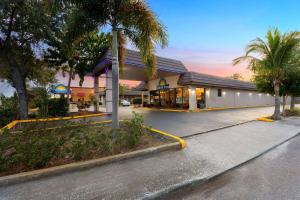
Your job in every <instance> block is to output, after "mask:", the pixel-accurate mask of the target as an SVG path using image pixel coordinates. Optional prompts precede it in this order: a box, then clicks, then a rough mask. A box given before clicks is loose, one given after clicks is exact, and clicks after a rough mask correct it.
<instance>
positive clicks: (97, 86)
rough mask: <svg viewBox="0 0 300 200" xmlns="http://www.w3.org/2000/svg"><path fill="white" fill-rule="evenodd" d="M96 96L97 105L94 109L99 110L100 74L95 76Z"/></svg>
mask: <svg viewBox="0 0 300 200" xmlns="http://www.w3.org/2000/svg"><path fill="white" fill-rule="evenodd" d="M94 98H95V105H94V106H95V107H94V111H95V112H98V111H99V102H100V100H99V98H100V97H99V76H96V75H95V76H94Z"/></svg>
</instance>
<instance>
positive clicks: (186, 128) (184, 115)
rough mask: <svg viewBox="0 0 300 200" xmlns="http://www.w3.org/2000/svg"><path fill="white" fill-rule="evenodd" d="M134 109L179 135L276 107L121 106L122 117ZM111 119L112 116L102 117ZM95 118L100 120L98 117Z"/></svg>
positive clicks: (267, 112)
mask: <svg viewBox="0 0 300 200" xmlns="http://www.w3.org/2000/svg"><path fill="white" fill-rule="evenodd" d="M132 111H135V112H137V113H140V114H142V115H143V116H144V119H145V123H146V124H147V125H149V126H152V127H153V128H156V129H160V130H162V131H166V132H169V133H172V134H174V135H178V136H181V137H182V136H189V135H193V134H196V133H202V132H206V131H210V130H214V129H218V128H222V127H227V126H232V125H235V124H239V123H243V122H247V121H250V120H254V119H256V118H258V117H261V116H266V115H271V114H272V113H273V111H274V107H260V108H241V109H228V110H218V111H217V110H216V111H204V112H167V111H152V110H148V109H143V108H132V107H120V108H119V113H120V119H128V118H130V116H131V115H132ZM101 119H110V116H106V117H101ZM94 120H100V119H99V118H96V119H94Z"/></svg>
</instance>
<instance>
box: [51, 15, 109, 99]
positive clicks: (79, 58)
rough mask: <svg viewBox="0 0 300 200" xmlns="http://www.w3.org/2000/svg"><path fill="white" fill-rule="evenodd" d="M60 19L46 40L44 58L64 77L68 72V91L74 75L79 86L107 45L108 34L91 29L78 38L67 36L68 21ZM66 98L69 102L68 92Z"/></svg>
mask: <svg viewBox="0 0 300 200" xmlns="http://www.w3.org/2000/svg"><path fill="white" fill-rule="evenodd" d="M60 20H61V22H60V23H61V24H62V25H60V27H61V28H60V29H59V30H57V31H56V32H55V34H54V35H53V37H52V38H51V39H49V40H48V41H47V44H48V45H49V48H48V49H47V52H48V53H47V55H46V56H45V59H46V60H47V62H48V63H49V64H50V65H51V66H52V67H56V68H57V69H60V70H61V71H62V73H63V76H64V77H65V73H66V72H67V73H68V75H69V78H68V86H67V87H68V90H69V91H70V87H71V81H72V80H74V79H75V76H76V75H79V78H80V82H79V85H80V86H81V85H82V83H83V81H84V76H85V75H86V74H87V73H89V72H92V70H93V69H94V67H95V65H96V64H97V61H98V60H99V59H100V57H101V56H102V55H103V54H104V53H105V52H106V50H107V49H108V47H109V42H110V35H109V34H104V33H99V34H98V33H97V32H96V31H93V32H90V33H87V34H86V35H83V36H82V37H80V38H69V37H68V36H69V35H68V34H67V33H68V31H69V30H68V29H69V26H68V23H66V22H65V20H64V19H63V18H61V19H60ZM67 100H68V103H69V94H68V97H67Z"/></svg>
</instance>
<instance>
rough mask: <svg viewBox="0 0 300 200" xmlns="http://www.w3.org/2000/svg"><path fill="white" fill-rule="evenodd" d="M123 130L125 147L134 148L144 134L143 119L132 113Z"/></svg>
mask: <svg viewBox="0 0 300 200" xmlns="http://www.w3.org/2000/svg"><path fill="white" fill-rule="evenodd" d="M125 126H126V128H125V130H126V131H127V132H126V133H125V134H124V135H125V137H124V139H125V142H126V145H127V146H128V147H130V148H133V147H135V146H136V145H137V144H138V143H139V141H140V139H141V137H142V136H143V134H144V119H143V116H142V115H140V114H138V113H136V112H133V117H132V119H131V120H130V121H126V122H125Z"/></svg>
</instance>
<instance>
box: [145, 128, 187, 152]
mask: <svg viewBox="0 0 300 200" xmlns="http://www.w3.org/2000/svg"><path fill="white" fill-rule="evenodd" d="M146 128H147V129H149V130H150V131H153V132H155V133H158V134H161V135H164V136H168V137H170V138H173V139H175V140H177V141H178V142H179V143H180V144H181V148H182V149H184V148H185V147H186V142H185V141H184V140H183V139H181V138H180V137H177V136H175V135H172V134H170V133H166V132H163V131H160V130H157V129H154V128H150V127H146Z"/></svg>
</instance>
